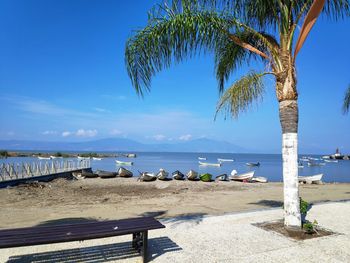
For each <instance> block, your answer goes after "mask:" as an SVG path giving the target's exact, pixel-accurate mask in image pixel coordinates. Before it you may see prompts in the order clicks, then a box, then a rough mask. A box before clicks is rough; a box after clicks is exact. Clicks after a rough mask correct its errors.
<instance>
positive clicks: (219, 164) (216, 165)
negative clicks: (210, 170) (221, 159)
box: [198, 161, 221, 167]
mask: <svg viewBox="0 0 350 263" xmlns="http://www.w3.org/2000/svg"><path fill="white" fill-rule="evenodd" d="M198 163H199V165H203V166H215V167H220V166H221V163H205V162H200V161H199V162H198Z"/></svg>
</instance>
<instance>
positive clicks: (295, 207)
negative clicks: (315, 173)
mask: <svg viewBox="0 0 350 263" xmlns="http://www.w3.org/2000/svg"><path fill="white" fill-rule="evenodd" d="M279 113H280V121H281V126H282V133H283V135H282V158H283V186H284V189H283V194H284V225H285V226H286V227H287V228H300V227H301V217H300V202H299V183H298V103H297V100H296V99H295V100H283V101H280V103H279Z"/></svg>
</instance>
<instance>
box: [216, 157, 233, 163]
mask: <svg viewBox="0 0 350 263" xmlns="http://www.w3.org/2000/svg"><path fill="white" fill-rule="evenodd" d="M233 161H234V160H233V159H220V158H218V162H233Z"/></svg>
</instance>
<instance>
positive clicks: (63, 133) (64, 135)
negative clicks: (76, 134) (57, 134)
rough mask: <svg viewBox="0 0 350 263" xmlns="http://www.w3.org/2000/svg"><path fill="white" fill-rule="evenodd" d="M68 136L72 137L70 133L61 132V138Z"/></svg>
mask: <svg viewBox="0 0 350 263" xmlns="http://www.w3.org/2000/svg"><path fill="white" fill-rule="evenodd" d="M70 135H72V133H71V132H70V131H64V132H62V136H63V137H68V136H70Z"/></svg>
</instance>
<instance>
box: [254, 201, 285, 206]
mask: <svg viewBox="0 0 350 263" xmlns="http://www.w3.org/2000/svg"><path fill="white" fill-rule="evenodd" d="M249 204H250V205H260V206H267V207H283V202H281V201H276V200H260V201H259V202H254V203H249Z"/></svg>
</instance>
